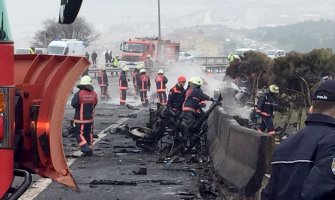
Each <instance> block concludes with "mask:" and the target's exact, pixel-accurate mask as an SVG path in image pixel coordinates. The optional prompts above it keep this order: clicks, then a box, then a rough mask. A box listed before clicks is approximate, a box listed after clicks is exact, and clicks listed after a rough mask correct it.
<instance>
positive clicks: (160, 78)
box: [155, 69, 168, 105]
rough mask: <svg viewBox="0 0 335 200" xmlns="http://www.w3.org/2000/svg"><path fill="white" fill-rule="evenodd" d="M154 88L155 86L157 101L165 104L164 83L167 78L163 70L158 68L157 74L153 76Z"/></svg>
mask: <svg viewBox="0 0 335 200" xmlns="http://www.w3.org/2000/svg"><path fill="white" fill-rule="evenodd" d="M155 82H156V88H157V98H158V100H159V103H160V104H162V105H166V103H167V96H166V84H167V82H168V79H167V78H166V76H164V71H163V70H162V69H160V70H158V75H157V76H156V78H155Z"/></svg>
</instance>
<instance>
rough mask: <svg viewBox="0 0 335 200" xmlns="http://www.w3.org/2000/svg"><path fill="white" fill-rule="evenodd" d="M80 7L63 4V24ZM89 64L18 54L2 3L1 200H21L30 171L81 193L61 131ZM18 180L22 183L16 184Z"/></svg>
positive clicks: (1, 0) (73, 1) (75, 2)
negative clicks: (69, 101)
mask: <svg viewBox="0 0 335 200" xmlns="http://www.w3.org/2000/svg"><path fill="white" fill-rule="evenodd" d="M81 3H82V0H61V8H60V17H59V22H60V23H63V24H68V23H72V22H73V21H74V20H75V18H76V16H77V14H78V11H79V9H80V6H81ZM88 66H89V62H88V61H87V60H86V59H85V58H83V57H69V56H57V55H42V54H35V55H32V54H31V55H29V54H24V55H22V54H21V55H14V43H13V40H12V37H11V32H10V28H9V20H8V18H7V13H6V7H5V0H0V71H1V73H0V199H17V198H19V197H20V196H21V195H22V194H23V193H24V192H25V191H26V190H27V189H28V188H29V186H30V184H31V181H32V177H31V173H36V174H39V175H41V176H42V177H49V178H51V179H53V180H55V181H57V182H59V183H62V184H64V185H67V186H69V187H70V188H72V189H74V190H78V187H77V184H76V182H75V180H74V179H73V177H72V175H71V171H70V169H69V167H68V165H67V162H66V159H65V157H64V151H63V144H62V134H61V132H62V129H61V127H62V120H63V115H64V110H65V105H66V102H67V98H68V96H69V94H70V92H71V90H72V88H73V86H74V85H75V83H76V82H77V80H78V78H79V77H80V75H81V73H82V72H83V71H85V69H86V68H87V67H88ZM15 177H21V178H18V180H20V181H22V182H21V183H18V181H16V180H15V184H13V180H14V178H15ZM12 185H18V186H16V187H15V188H14V187H13V186H12Z"/></svg>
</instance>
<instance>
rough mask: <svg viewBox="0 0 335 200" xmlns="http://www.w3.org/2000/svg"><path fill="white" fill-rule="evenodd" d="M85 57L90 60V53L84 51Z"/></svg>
mask: <svg viewBox="0 0 335 200" xmlns="http://www.w3.org/2000/svg"><path fill="white" fill-rule="evenodd" d="M85 58H86V59H87V60H88V61H89V60H90V54H89V53H88V52H87V51H86V52H85Z"/></svg>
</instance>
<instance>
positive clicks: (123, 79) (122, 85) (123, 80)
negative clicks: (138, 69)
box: [119, 66, 129, 105]
mask: <svg viewBox="0 0 335 200" xmlns="http://www.w3.org/2000/svg"><path fill="white" fill-rule="evenodd" d="M128 71H129V67H127V66H124V67H123V68H122V71H121V73H120V76H119V90H120V105H125V104H126V99H127V90H128V78H127V73H128Z"/></svg>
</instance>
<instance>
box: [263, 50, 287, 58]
mask: <svg viewBox="0 0 335 200" xmlns="http://www.w3.org/2000/svg"><path fill="white" fill-rule="evenodd" d="M267 54H268V56H269V57H270V58H272V59H274V58H279V57H283V56H285V55H286V53H285V51H284V50H278V49H277V50H269V51H268V52H267Z"/></svg>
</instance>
